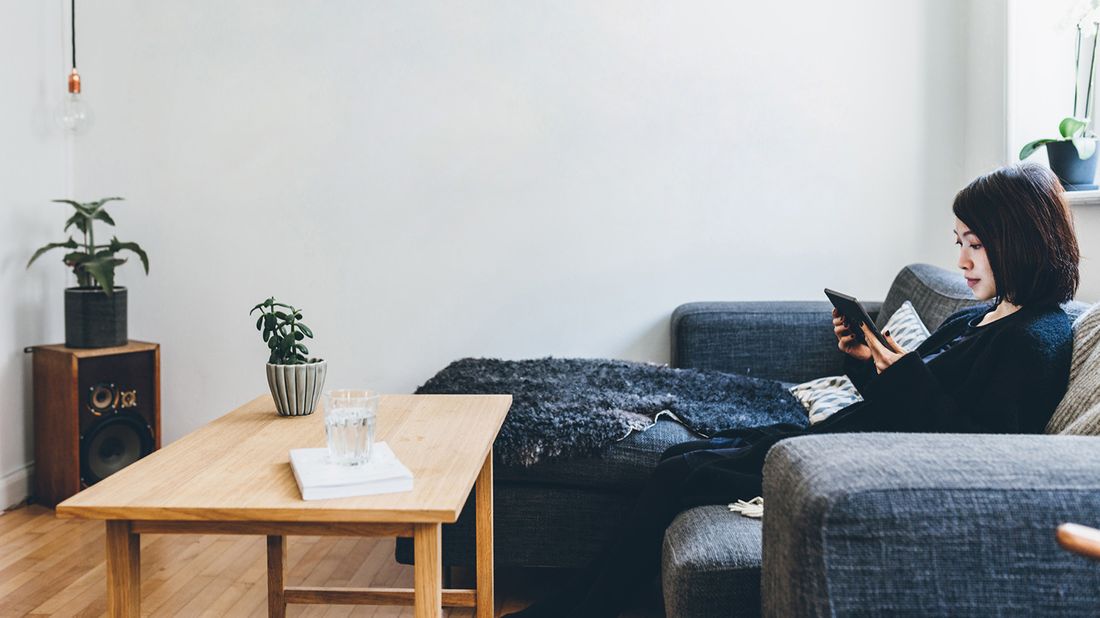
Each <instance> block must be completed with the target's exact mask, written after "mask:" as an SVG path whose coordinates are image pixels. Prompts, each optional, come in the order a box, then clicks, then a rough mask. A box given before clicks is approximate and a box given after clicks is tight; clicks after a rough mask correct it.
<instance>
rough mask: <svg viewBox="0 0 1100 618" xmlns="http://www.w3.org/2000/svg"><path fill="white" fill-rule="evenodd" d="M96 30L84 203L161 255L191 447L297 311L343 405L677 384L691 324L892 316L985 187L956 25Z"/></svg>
mask: <svg viewBox="0 0 1100 618" xmlns="http://www.w3.org/2000/svg"><path fill="white" fill-rule="evenodd" d="M92 6H94V8H89V9H87V10H86V11H85V13H87V15H83V14H82V20H83V21H82V26H81V28H82V32H83V33H85V34H84V35H83V38H84V40H86V43H83V44H82V46H81V67H82V74H83V75H84V77H85V80H86V81H87V82H88V84H89V87H88V94H89V96H90V97H91V99H92V101H93V103H94V104H95V106H96V111H97V114H98V121H97V126H96V128H95V131H94V133H92V134H91V135H89V136H88V137H87V138H86V139H83V140H81V141H80V142H79V144H78V146H77V151H76V186H77V189H78V193H79V194H80V195H81V196H82V197H83V198H88V199H90V198H94V197H97V196H103V195H114V194H120V195H124V196H126V198H127V200H128V201H127V202H125V203H123V204H121V205H119V206H116V207H115V208H114V209H113V214H114V215H115V219H116V220H117V221H118V223H119V228H118V233H119V236H120V237H121V238H122V239H124V240H134V241H139V242H141V243H142V244H143V245H144V246H145V247H146V248H147V250H148V251H149V253H150V257H151V260H152V274H151V275H150V276H149V277H148V278H146V277H144V276H142V275H140V273H139V271H138V269H137V267H136V266H134V265H127V266H126V267H124V269H123V272H122V274H121V280H122V282H123V283H125V284H126V285H129V286H130V288H131V293H130V303H131V305H130V316H131V318H130V319H131V325H130V328H131V336H132V337H134V338H145V339H148V340H152V341H158V342H161V343H162V344H163V382H164V385H163V392H164V404H165V405H164V419H165V426H166V435H167V438H168V439H169V440H171V439H175V438H178V437H180V436H181V435H183V434H184V433H186V432H188V431H190V430H192V429H194V428H195V427H197V426H199V425H200V424H202V423H204V422H206V421H208V420H210V419H211V418H214V417H216V416H217V415H219V414H221V413H223V412H225V411H227V410H228V409H230V408H231V407H233V406H235V405H237V404H239V403H241V402H243V401H245V400H247V399H250V398H251V397H253V396H255V395H256V394H259V393H262V392H264V391H265V390H266V385H265V383H264V378H263V369H262V365H263V362H264V360H265V356H264V346H263V344H262V342H261V341H260V339H259V337H258V335H257V334H256V332H255V331H254V330H252V320H250V319H249V317H248V309H249V308H250V307H251V306H252V305H253V304H254V303H255V302H257V301H259V300H261V299H263V298H264V297H266V296H268V295H271V294H274V295H277V296H278V297H279V298H281V299H284V300H288V301H292V302H295V303H297V304H298V305H299V306H301V307H304V308H305V314H306V318H307V323H309V324H310V325H311V326H312V327H313V330H314V332H315V333H316V334H317V340H316V342H315V344H314V346H313V349H314V350H315V351H316V352H317V353H319V354H320V355H322V356H324V357H325V358H327V359H328V360H329V361H330V365H331V368H330V377H329V385H330V386H333V387H335V386H360V385H371V386H376V387H379V388H381V389H383V390H386V391H393V392H401V391H410V390H412V389H414V388H415V387H416V386H417V385H418V384H420V383H421V382H423V381H424V380H425V379H427V378H428V377H429V376H431V375H432V373H434V372H435V371H436V370H438V369H439V368H441V367H443V366H444V365H445V364H446V363H447V362H449V361H451V360H453V359H456V358H459V357H464V356H497V357H509V358H518V357H533V356H543V355H558V356H607V357H619V358H628V359H646V360H656V361H663V360H666V359H667V355H668V352H667V347H668V318H669V314H670V313H671V311H672V309H673V308H674V307H675V306H676V305H678V304H680V303H683V302H686V301H692V300H713V299H796V298H797V299H801V298H819V297H821V288H822V287H824V286H826V285H829V286H832V287H837V288H840V289H845V290H850V291H852V292H854V293H855V294H857V295H859V296H862V297H866V298H878V297H881V296H882V294H883V293H884V292H885V289H886V287H887V286H888V284H889V282H890V280H891V278H892V277H893V275H894V274H895V273H896V271H897V270H898V268H899V267H900V266H902V265H903V264H905V263H908V262H912V261H918V260H926V259H932V258H934V257H939V256H940V255H942V254H937V253H935V250H934V249H933V248H932V247H933V246H934V244H935V243H936V242H939V240H938V237H937V241H929V237H928V234H929V231H930V230H936V231H937V232H943V234H941V235H942V236H943V239H942V243H943V244H945V245H948V246H949V245H950V242H951V241H950V239H949V238H948V237H947V236H946V234H947V232H946V231H944V230H941V229H940V228H941V227H944V225H945V224H944V223H942V222H943V221H947V222H948V223H947V224H946V225H947V227H946V228H945V229H946V230H949V229H950V227H949V225H950V217H949V206H950V199H951V197H952V196H953V194H954V192H955V191H956V190H957V189H958V188H959V187H960V186H961V184H962V183H963V182H964V181H965V180H966V179H967V176H966V173H965V170H963V169H962V167H961V166H962V155H960V154H958V153H959V152H961V151H962V143H963V137H962V136H961V133H960V129H961V124H962V123H961V121H960V120H959V113H960V109H964V108H965V102H964V93H965V89H964V87H963V86H964V84H965V82H966V79H965V71H966V70H967V69H966V65H965V64H963V65H960V64H959V63H958V62H957V58H958V56H959V55H960V54H962V55H964V56H965V54H966V53H967V45H968V44H967V43H966V41H967V33H966V31H965V24H966V23H967V19H968V16H967V15H968V14H967V9H966V7H965V6H961V5H958V4H956V3H953V2H950V1H949V0H941V1H937V2H925V1H918V0H912V1H906V2H894V3H881V2H875V1H873V0H863V1H854V0H849V1H844V2H832V3H817V2H802V3H796V4H795V5H794V6H793V7H792V6H791V4H790V3H784V4H783V5H782V8H780V7H778V6H772V5H771V3H751V4H750V3H738V4H737V5H736V6H733V5H731V4H730V3H725V2H695V3H691V4H684V3H675V4H669V3H662V2H605V3H590V2H582V1H579V0H578V1H569V2H554V3H506V2H493V3H488V2H474V3H462V4H453V3H438V2H431V3H428V2H407V3H392V4H379V3H364V2H353V1H351V0H345V1H333V2H326V3H323V4H321V5H318V4H310V3H302V2H288V1H279V2H264V3H260V2H234V3H226V2H220V1H214V0H202V1H196V2H188V3H179V2H176V3H149V2H138V1H137V0H102V1H101V2H97V3H96V4H95V5H92ZM945 213H947V214H945ZM952 260H953V258H951V257H950V256H949V257H948V258H947V260H946V261H942V260H941V263H943V264H944V265H947V266H950V265H951V264H952V263H953V261H952Z"/></svg>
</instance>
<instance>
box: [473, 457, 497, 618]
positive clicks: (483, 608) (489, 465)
mask: <svg viewBox="0 0 1100 618" xmlns="http://www.w3.org/2000/svg"><path fill="white" fill-rule="evenodd" d="M475 488H476V489H475V495H476V498H475V500H476V501H477V502H476V505H475V506H476V508H477V518H476V522H477V534H476V537H475V542H476V544H477V618H493V612H494V611H495V607H494V605H493V450H492V449H489V455H488V456H487V457H486V458H485V463H484V464H482V466H481V472H479V473H478V475H477V484H476V485H475Z"/></svg>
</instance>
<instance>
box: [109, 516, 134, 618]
mask: <svg viewBox="0 0 1100 618" xmlns="http://www.w3.org/2000/svg"><path fill="white" fill-rule="evenodd" d="M107 615H108V616H111V617H112V618H123V617H132V618H138V617H139V616H141V537H140V536H138V535H136V534H134V533H133V532H132V531H131V529H130V522H129V521H116V520H107Z"/></svg>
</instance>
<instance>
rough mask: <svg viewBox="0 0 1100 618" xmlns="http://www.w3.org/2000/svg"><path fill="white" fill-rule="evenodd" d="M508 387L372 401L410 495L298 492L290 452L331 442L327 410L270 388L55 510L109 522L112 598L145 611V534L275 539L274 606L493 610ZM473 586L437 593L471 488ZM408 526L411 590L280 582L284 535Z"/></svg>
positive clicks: (400, 530) (368, 532)
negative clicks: (498, 450)
mask: <svg viewBox="0 0 1100 618" xmlns="http://www.w3.org/2000/svg"><path fill="white" fill-rule="evenodd" d="M511 405H512V397H511V396H510V395H390V396H385V397H383V398H382V402H381V405H380V406H379V410H378V426H377V439H378V440H380V441H385V442H386V443H388V444H389V445H390V447H391V448H392V449H393V451H394V453H396V454H397V457H398V458H400V459H401V461H402V462H403V463H404V464H405V465H406V466H408V467H409V469H410V470H412V472H413V490H412V491H410V492H404V493H395V494H383V495H376V496H363V497H356V498H339V499H333V500H311V501H309V502H305V501H303V500H302V499H301V494H300V493H299V491H298V486H297V484H296V483H295V481H294V474H293V473H292V472H291V469H290V464H289V460H288V453H289V451H290V449H292V448H299V447H317V446H324V443H325V437H324V423H323V419H322V417H321V414H320V413H316V414H313V415H310V416H305V417H280V416H277V415H276V414H275V405H274V403H273V402H272V400H271V397H270V396H268V395H264V396H262V397H259V398H257V399H255V400H253V401H251V402H249V403H247V404H245V405H243V406H241V407H240V408H237V409H236V410H234V411H232V412H230V413H229V414H226V415H225V416H223V417H221V418H219V419H217V420H215V421H213V422H211V423H210V424H208V425H206V426H204V427H202V428H200V429H199V430H198V431H196V432H194V433H192V434H190V435H188V436H186V437H184V438H182V439H180V440H177V441H176V442H173V443H172V444H170V445H168V446H167V447H166V448H164V449H161V450H159V451H157V452H155V453H153V454H152V455H149V456H148V457H146V458H144V459H142V460H140V461H138V462H136V463H134V464H132V465H130V466H128V467H127V468H125V469H123V470H121V471H119V472H118V473H116V474H113V475H111V476H109V477H107V478H106V479H104V480H103V481H101V482H99V483H97V484H96V485H93V486H92V487H89V488H88V489H86V490H84V491H82V492H80V493H79V494H77V495H75V496H73V497H72V498H69V499H68V500H66V501H65V502H63V503H61V504H59V505H58V506H57V516H58V517H78V518H83V519H103V520H106V525H107V608H108V615H110V616H135V617H136V616H140V615H141V612H140V609H141V607H140V606H141V569H140V561H141V556H140V552H141V549H140V548H141V544H140V542H139V541H140V535H141V534H256V535H266V536H267V567H268V580H267V581H268V614H269V615H271V616H283V615H284V614H285V612H286V604H287V603H341V604H367V605H414V606H415V615H416V616H417V617H418V618H420V617H428V616H432V617H438V616H440V615H441V614H442V607H443V606H448V607H476V608H477V616H478V617H479V618H487V617H490V616H492V615H493V452H492V445H493V440H494V439H495V438H496V435H497V432H498V431H500V426H501V424H502V423H503V422H504V417H505V415H507V413H508V408H509V407H511ZM475 483H476V489H477V493H476V495H475V499H476V502H477V503H476V507H477V517H476V522H477V569H476V573H477V575H476V577H477V579H476V582H477V587H476V588H475V589H463V590H451V589H448V590H443V587H442V562H441V558H442V556H441V546H440V526H441V524H445V523H453V522H454V521H455V520H456V519H458V515H459V513H460V512H461V511H462V506H463V505H464V504H465V502H466V498H467V497H468V496H469V495H470V491H471V490H472V489H473V488H474V487H475ZM288 535H310V536H313V535H327V536H410V537H412V538H413V539H414V553H413V556H414V567H413V569H414V587H413V588H412V589H401V588H303V587H293V586H286V584H285V580H284V577H285V566H286V537H287V536H288Z"/></svg>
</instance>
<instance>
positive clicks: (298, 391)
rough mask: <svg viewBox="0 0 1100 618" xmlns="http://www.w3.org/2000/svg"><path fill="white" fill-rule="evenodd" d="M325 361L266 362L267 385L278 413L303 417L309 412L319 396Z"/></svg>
mask: <svg viewBox="0 0 1100 618" xmlns="http://www.w3.org/2000/svg"><path fill="white" fill-rule="evenodd" d="M327 373H328V363H327V362H326V361H320V362H316V363H310V364H308V365H272V364H271V363H268V364H267V385H268V387H270V388H271V396H272V398H274V399H275V410H276V411H277V412H278V413H279V416H305V415H307V414H313V408H314V407H315V406H316V405H317V402H318V401H320V399H321V389H322V388H324V386H325V375H326V374H327Z"/></svg>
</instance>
